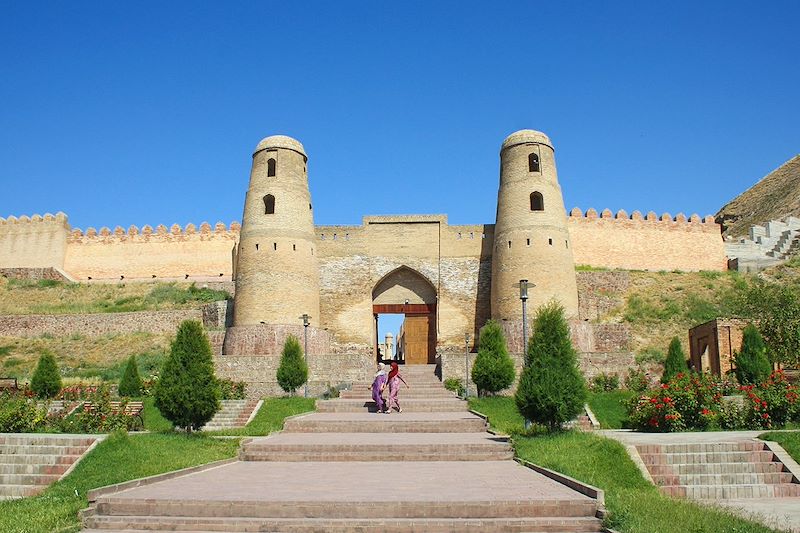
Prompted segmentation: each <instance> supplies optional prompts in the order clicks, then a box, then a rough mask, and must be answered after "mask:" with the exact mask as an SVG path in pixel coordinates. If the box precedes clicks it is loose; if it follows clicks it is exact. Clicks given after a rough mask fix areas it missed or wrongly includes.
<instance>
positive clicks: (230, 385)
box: [219, 379, 247, 400]
mask: <svg viewBox="0 0 800 533" xmlns="http://www.w3.org/2000/svg"><path fill="white" fill-rule="evenodd" d="M219 388H220V393H221V394H222V399H223V400H244V399H245V398H246V394H245V392H246V388H247V386H246V384H245V382H244V381H233V380H231V379H221V380H219Z"/></svg>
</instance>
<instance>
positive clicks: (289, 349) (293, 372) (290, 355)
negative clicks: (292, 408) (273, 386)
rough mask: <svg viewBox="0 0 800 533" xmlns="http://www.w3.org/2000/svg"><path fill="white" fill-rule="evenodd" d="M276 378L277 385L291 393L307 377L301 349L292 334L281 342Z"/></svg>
mask: <svg viewBox="0 0 800 533" xmlns="http://www.w3.org/2000/svg"><path fill="white" fill-rule="evenodd" d="M277 378H278V385H280V386H281V388H282V389H283V390H285V391H286V392H288V393H289V394H292V395H294V391H295V390H297V389H298V388H299V387H300V386H301V385H302V384H303V383H305V382H306V380H307V379H308V366H307V365H306V362H305V360H304V359H303V350H302V349H301V348H300V341H298V340H297V337H295V336H294V335H289V336H288V337H287V338H286V342H284V343H283V352H281V363H280V365H279V366H278V375H277Z"/></svg>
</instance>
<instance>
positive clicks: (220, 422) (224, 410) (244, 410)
mask: <svg viewBox="0 0 800 533" xmlns="http://www.w3.org/2000/svg"><path fill="white" fill-rule="evenodd" d="M220 403H221V404H222V406H221V407H220V410H219V411H217V414H215V415H214V418H212V419H211V420H209V422H208V424H206V425H205V426H203V431H219V430H222V429H231V428H242V427H244V426H246V425H247V422H248V421H249V420H250V417H251V416H252V415H253V413H254V412H256V411H258V409H259V408H260V407H261V404H262V402H261V401H259V400H222V401H221V402H220Z"/></svg>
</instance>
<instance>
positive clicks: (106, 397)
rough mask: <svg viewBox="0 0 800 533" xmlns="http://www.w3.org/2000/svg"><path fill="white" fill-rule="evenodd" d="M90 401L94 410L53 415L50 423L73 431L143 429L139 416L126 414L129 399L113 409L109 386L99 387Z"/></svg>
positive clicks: (52, 425) (65, 430)
mask: <svg viewBox="0 0 800 533" xmlns="http://www.w3.org/2000/svg"><path fill="white" fill-rule="evenodd" d="M88 401H90V402H91V403H92V405H93V406H94V411H80V412H79V413H78V414H76V415H75V416H74V417H72V418H71V419H70V418H63V417H53V418H51V419H50V420H49V421H48V425H49V426H50V427H54V428H55V429H58V430H60V431H64V432H67V431H68V432H71V433H109V432H111V431H116V430H120V429H124V430H126V431H132V430H135V429H143V428H141V427H140V426H141V420H140V419H139V418H138V417H135V416H131V415H126V414H125V406H126V405H127V403H128V401H127V400H122V401H121V402H120V405H119V409H117V410H116V411H114V410H112V409H111V392H110V391H109V390H108V386H106V385H101V386H99V387H97V389H96V390H95V392H94V393H92V394H91V395H90V396H89V400H88Z"/></svg>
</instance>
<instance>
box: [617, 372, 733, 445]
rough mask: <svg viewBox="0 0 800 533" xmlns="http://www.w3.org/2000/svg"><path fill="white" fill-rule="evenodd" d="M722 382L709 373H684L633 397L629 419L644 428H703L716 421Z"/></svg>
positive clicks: (636, 427)
mask: <svg viewBox="0 0 800 533" xmlns="http://www.w3.org/2000/svg"><path fill="white" fill-rule="evenodd" d="M721 401H722V385H721V383H720V382H719V381H717V380H715V379H714V378H713V377H712V376H710V375H708V374H695V373H681V374H678V375H676V376H675V377H674V378H672V379H671V380H670V381H669V382H667V383H665V384H663V385H661V387H660V388H658V389H654V390H651V391H649V392H648V393H647V394H644V395H642V396H639V397H636V398H633V399H631V401H630V403H629V404H628V420H629V421H630V423H631V426H632V427H633V428H634V429H638V430H640V431H684V430H687V429H699V430H703V429H706V428H708V427H709V425H713V424H714V423H716V417H717V413H718V411H719V406H720V403H721Z"/></svg>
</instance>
